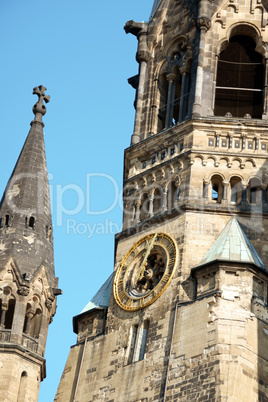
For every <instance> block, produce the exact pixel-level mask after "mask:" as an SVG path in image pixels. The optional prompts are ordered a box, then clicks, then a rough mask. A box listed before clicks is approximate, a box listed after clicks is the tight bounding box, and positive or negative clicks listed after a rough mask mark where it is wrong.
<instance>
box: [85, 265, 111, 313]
mask: <svg viewBox="0 0 268 402" xmlns="http://www.w3.org/2000/svg"><path fill="white" fill-rule="evenodd" d="M113 277H114V273H112V274H111V275H110V276H109V278H108V279H107V280H106V281H105V282H104V284H103V285H102V286H101V288H100V289H99V290H98V291H97V293H96V294H95V295H94V296H93V297H92V299H91V300H90V302H89V303H88V304H87V305H86V306H85V307H84V308H83V310H82V311H81V312H80V313H79V315H80V314H84V313H87V312H88V311H90V310H94V309H98V308H107V307H108V306H109V302H110V296H111V290H112V284H113Z"/></svg>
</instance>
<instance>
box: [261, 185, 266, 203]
mask: <svg viewBox="0 0 268 402" xmlns="http://www.w3.org/2000/svg"><path fill="white" fill-rule="evenodd" d="M266 192H267V184H262V186H261V199H262V203H266V202H267V200H266Z"/></svg>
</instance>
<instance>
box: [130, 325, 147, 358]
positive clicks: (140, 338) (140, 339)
mask: <svg viewBox="0 0 268 402" xmlns="http://www.w3.org/2000/svg"><path fill="white" fill-rule="evenodd" d="M148 329H149V321H148V320H146V321H145V322H144V323H143V325H140V326H139V327H138V330H137V335H136V340H135V348H134V354H133V363H134V362H137V361H140V360H143V358H144V355H145V351H146V342H147V334H148Z"/></svg>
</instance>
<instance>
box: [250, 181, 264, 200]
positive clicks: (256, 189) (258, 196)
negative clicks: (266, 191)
mask: <svg viewBox="0 0 268 402" xmlns="http://www.w3.org/2000/svg"><path fill="white" fill-rule="evenodd" d="M248 191H249V203H250V204H255V205H258V204H260V203H261V200H262V190H261V182H260V180H259V179H257V178H256V177H253V178H252V179H250V181H249V187H248Z"/></svg>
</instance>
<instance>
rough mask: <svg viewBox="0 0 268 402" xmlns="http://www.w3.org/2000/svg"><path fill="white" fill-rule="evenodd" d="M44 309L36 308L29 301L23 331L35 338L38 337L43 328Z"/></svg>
mask: <svg viewBox="0 0 268 402" xmlns="http://www.w3.org/2000/svg"><path fill="white" fill-rule="evenodd" d="M41 319H42V311H41V309H40V308H37V309H36V310H34V309H33V308H32V306H31V304H30V303H27V307H26V314H25V320H24V326H23V332H24V333H25V334H27V335H30V336H32V337H33V338H38V336H39V332H40V328H41Z"/></svg>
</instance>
